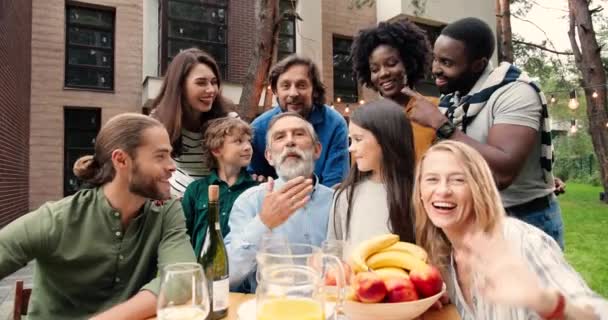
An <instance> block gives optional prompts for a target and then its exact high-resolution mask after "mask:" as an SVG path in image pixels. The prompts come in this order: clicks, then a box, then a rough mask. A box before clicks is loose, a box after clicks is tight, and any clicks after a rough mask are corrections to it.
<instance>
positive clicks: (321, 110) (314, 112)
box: [278, 104, 326, 125]
mask: <svg viewBox="0 0 608 320" xmlns="http://www.w3.org/2000/svg"><path fill="white" fill-rule="evenodd" d="M278 107H279V110H281V112H285V111H283V107H281V106H280V105H279V106H278ZM325 108H326V107H325V106H324V105H317V104H313V105H312V109H311V110H310V114H309V115H308V119H306V120H308V122H310V123H311V124H313V125H316V124H319V123H322V122H323V119H324V118H325Z"/></svg>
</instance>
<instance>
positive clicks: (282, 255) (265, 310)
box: [256, 243, 346, 320]
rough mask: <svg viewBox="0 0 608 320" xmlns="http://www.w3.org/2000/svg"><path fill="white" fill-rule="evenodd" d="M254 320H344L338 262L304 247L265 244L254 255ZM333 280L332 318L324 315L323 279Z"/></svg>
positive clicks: (309, 247) (316, 248) (342, 284)
mask: <svg viewBox="0 0 608 320" xmlns="http://www.w3.org/2000/svg"><path fill="white" fill-rule="evenodd" d="M256 260H257V264H258V270H257V275H256V276H257V280H258V286H257V290H256V301H257V320H269V319H293V320H325V317H326V316H332V318H334V319H337V318H338V317H340V318H344V313H343V304H344V294H343V291H344V290H343V288H344V286H345V285H346V281H345V275H344V268H343V266H342V262H341V261H340V259H338V258H337V257H336V256H333V255H329V254H326V253H323V251H322V250H321V248H319V247H316V246H312V245H308V244H293V243H292V244H287V243H279V244H277V245H267V246H265V248H264V249H263V250H262V251H259V252H258V253H257V255H256ZM330 273H332V275H331V276H333V277H335V278H336V284H337V287H338V293H339V294H338V297H337V300H336V307H335V308H334V311H333V314H332V315H326V314H325V298H326V294H327V292H326V291H327V290H326V287H325V285H324V280H323V279H324V278H325V277H327V276H330Z"/></svg>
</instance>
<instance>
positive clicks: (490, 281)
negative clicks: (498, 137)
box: [414, 141, 608, 320]
mask: <svg viewBox="0 0 608 320" xmlns="http://www.w3.org/2000/svg"><path fill="white" fill-rule="evenodd" d="M414 208H415V211H416V240H417V243H418V244H420V245H422V246H423V247H424V248H425V249H426V250H428V252H429V256H430V259H431V262H432V263H434V264H435V265H437V266H439V267H440V269H441V271H442V273H443V277H444V279H445V282H446V284H447V286H448V293H449V296H450V299H451V301H452V302H453V303H454V304H455V306H456V307H457V309H458V312H459V313H460V316H461V318H462V320H472V319H486V320H503V319H515V320H524V319H525V320H527V319H577V320H582V319H608V302H607V301H606V300H605V299H602V298H601V297H600V296H599V295H597V294H596V293H594V292H593V291H591V289H589V287H588V286H587V284H586V283H585V281H584V280H583V279H582V278H581V276H580V275H579V274H578V273H577V272H576V271H575V270H574V269H573V268H572V267H571V266H570V265H569V264H568V263H567V262H566V261H565V259H564V256H563V254H562V251H561V250H560V248H559V246H558V245H557V243H556V242H555V241H554V240H553V239H552V238H551V237H549V236H547V235H546V234H545V233H543V232H542V231H541V230H540V229H537V228H536V227H533V226H531V225H529V224H526V223H524V222H521V221H519V220H517V219H514V218H510V217H507V216H506V215H505V212H504V209H503V207H502V203H501V201H500V196H499V194H498V190H497V189H496V185H495V183H494V180H493V178H492V173H491V171H490V169H489V167H488V165H487V163H486V162H485V160H484V159H483V158H482V157H481V155H480V154H479V153H478V152H477V151H475V150H474V149H473V148H471V147H469V146H467V145H465V144H463V143H460V142H454V141H444V142H441V143H438V144H436V145H434V146H433V147H431V148H430V149H429V150H428V151H427V152H426V154H425V155H424V156H423V158H422V160H421V162H420V163H419V166H418V170H417V174H416V184H415V189H414Z"/></svg>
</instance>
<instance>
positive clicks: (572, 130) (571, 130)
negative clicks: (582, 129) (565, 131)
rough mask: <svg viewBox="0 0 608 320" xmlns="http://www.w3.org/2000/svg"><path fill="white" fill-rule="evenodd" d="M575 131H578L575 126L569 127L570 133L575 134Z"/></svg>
mask: <svg viewBox="0 0 608 320" xmlns="http://www.w3.org/2000/svg"><path fill="white" fill-rule="evenodd" d="M577 131H578V128H577V127H576V126H572V127H570V133H576V132H577Z"/></svg>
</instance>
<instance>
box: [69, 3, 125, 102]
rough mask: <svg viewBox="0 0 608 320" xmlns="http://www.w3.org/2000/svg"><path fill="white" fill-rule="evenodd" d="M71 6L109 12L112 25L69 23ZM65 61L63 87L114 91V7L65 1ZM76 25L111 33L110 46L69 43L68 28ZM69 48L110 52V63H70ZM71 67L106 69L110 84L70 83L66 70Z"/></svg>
mask: <svg viewBox="0 0 608 320" xmlns="http://www.w3.org/2000/svg"><path fill="white" fill-rule="evenodd" d="M71 8H76V9H86V10H95V11H100V12H101V11H105V12H106V13H110V14H111V15H112V26H111V28H104V27H99V26H92V25H86V24H79V23H70V16H69V11H70V9H71ZM64 13H65V23H64V28H65V30H64V31H65V61H64V77H63V86H64V89H70V90H87V91H100V92H114V86H115V80H116V79H115V78H116V76H115V72H114V71H115V69H116V8H114V7H108V6H102V5H97V4H90V3H83V2H78V1H67V2H66V4H65V10H64ZM71 27H78V28H85V29H87V30H93V31H100V32H107V33H110V34H111V35H112V41H111V43H110V48H105V47H101V46H94V45H93V46H91V45H82V44H70V28H71ZM70 48H74V49H91V50H98V51H99V52H106V53H110V55H111V60H112V61H111V63H110V65H109V66H108V67H104V66H95V65H86V64H70V61H69V59H70ZM71 68H79V69H80V70H94V71H95V70H97V71H106V72H109V73H110V78H111V85H110V86H108V87H100V86H91V85H78V84H70V83H68V70H69V69H71Z"/></svg>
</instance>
